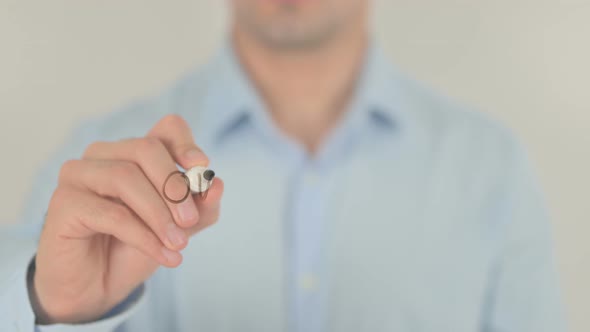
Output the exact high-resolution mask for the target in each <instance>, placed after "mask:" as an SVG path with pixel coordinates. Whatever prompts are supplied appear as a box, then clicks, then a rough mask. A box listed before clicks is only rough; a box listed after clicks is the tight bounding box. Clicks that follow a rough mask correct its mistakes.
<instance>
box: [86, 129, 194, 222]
mask: <svg viewBox="0 0 590 332" xmlns="http://www.w3.org/2000/svg"><path fill="white" fill-rule="evenodd" d="M84 159H89V160H127V161H130V162H133V163H135V164H137V165H138V166H139V168H140V169H141V170H142V171H143V173H144V174H145V175H146V177H147V178H148V179H149V180H150V182H151V183H152V184H153V187H154V188H155V190H156V191H157V192H158V193H159V195H160V197H161V200H162V201H163V202H164V204H166V206H167V207H168V209H169V211H170V213H171V214H172V216H173V218H174V220H175V222H176V224H177V225H179V226H181V227H185V228H186V227H191V226H193V225H195V224H196V223H197V222H198V220H199V212H198V210H197V207H196V205H195V203H194V202H193V201H192V200H190V199H187V200H185V201H183V202H182V203H179V204H174V203H170V202H168V201H165V200H164V198H163V196H162V195H163V193H162V190H163V186H164V181H165V180H166V178H167V177H168V175H169V174H170V173H172V172H174V171H177V170H178V168H177V166H176V162H175V161H174V160H173V159H172V156H171V155H170V153H169V152H168V150H167V148H166V147H165V146H164V144H163V143H162V142H161V141H160V140H159V139H158V138H154V137H147V138H134V139H127V140H123V141H119V142H97V143H93V144H92V145H90V146H89V147H88V149H87V150H86V152H85V153H84ZM115 180H117V181H118V180H120V177H117V178H115ZM175 180H176V181H170V182H169V183H168V184H167V185H166V192H167V193H168V195H169V196H170V197H171V198H175V197H182V196H183V195H184V193H185V192H186V190H187V188H186V183H185V182H184V181H179V180H180V177H177V178H175Z"/></svg>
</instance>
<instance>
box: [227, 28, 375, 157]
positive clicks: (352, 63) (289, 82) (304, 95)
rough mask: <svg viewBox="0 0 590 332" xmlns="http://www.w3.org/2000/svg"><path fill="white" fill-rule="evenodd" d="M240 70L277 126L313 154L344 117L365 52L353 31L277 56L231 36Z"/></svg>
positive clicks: (361, 35)
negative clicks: (246, 75)
mask: <svg viewBox="0 0 590 332" xmlns="http://www.w3.org/2000/svg"><path fill="white" fill-rule="evenodd" d="M233 36H234V40H233V41H234V46H235V49H236V53H237V55H238V58H239V59H240V61H241V64H242V66H243V67H244V68H245V70H246V72H247V73H248V75H249V77H250V80H251V81H252V82H253V84H254V85H255V86H256V88H257V89H258V91H259V93H260V95H261V96H262V98H263V99H264V102H265V104H266V105H267V108H268V110H269V112H270V113H271V116H272V118H273V120H274V121H275V123H276V125H277V126H278V127H279V128H280V129H281V130H282V131H283V132H284V133H286V134H287V135H288V136H290V137H292V138H294V139H295V140H297V141H299V142H300V143H302V144H303V145H304V146H305V147H306V148H307V150H308V151H309V152H310V153H312V154H313V153H315V152H316V150H317V148H318V147H319V145H320V144H321V143H322V141H323V139H324V138H325V137H326V135H327V134H328V133H329V131H330V130H331V129H332V128H333V127H334V126H335V124H336V123H337V122H338V120H339V119H340V118H341V116H342V114H343V113H344V111H345V109H346V106H347V104H348V102H349V101H350V99H351V95H352V94H353V92H354V89H355V83H356V81H357V79H358V76H359V72H360V69H361V67H362V63H363V60H364V56H365V53H366V49H367V43H368V42H367V39H368V38H367V33H366V31H364V29H355V30H354V31H351V32H349V33H343V34H342V36H341V37H339V38H334V40H331V41H330V43H326V45H322V46H321V47H318V48H316V49H310V50H276V49H270V48H268V47H264V46H263V45H261V44H260V43H259V42H258V41H256V40H254V38H252V37H251V36H248V35H247V34H244V33H241V32H239V31H236V30H234V34H233Z"/></svg>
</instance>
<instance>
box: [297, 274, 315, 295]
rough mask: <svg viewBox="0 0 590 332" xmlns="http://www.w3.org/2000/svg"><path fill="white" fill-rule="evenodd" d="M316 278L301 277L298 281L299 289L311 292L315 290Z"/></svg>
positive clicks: (311, 275) (309, 275) (310, 276)
mask: <svg viewBox="0 0 590 332" xmlns="http://www.w3.org/2000/svg"><path fill="white" fill-rule="evenodd" d="M317 284H318V281H317V278H316V277H315V276H314V275H313V274H306V275H303V276H302V277H301V279H300V287H301V289H303V290H304V291H307V292H312V291H314V290H315V289H316V288H317Z"/></svg>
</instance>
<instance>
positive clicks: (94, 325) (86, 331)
mask: <svg viewBox="0 0 590 332" xmlns="http://www.w3.org/2000/svg"><path fill="white" fill-rule="evenodd" d="M144 301H145V286H144V284H141V285H140V286H139V287H137V288H136V289H135V290H134V291H133V292H132V293H131V294H130V295H129V296H128V297H127V299H125V301H123V302H121V303H120V304H118V305H117V306H116V307H114V308H113V309H112V310H111V311H110V312H109V313H107V314H106V315H105V316H103V317H102V318H101V319H99V320H97V321H94V322H89V323H84V324H53V325H37V326H36V327H37V329H36V330H35V331H36V332H105V331H114V330H115V328H117V327H118V326H119V325H121V324H123V322H125V321H126V320H127V319H129V318H130V317H131V316H132V315H133V313H134V312H135V311H137V309H138V308H139V307H140V306H141V304H142V303H143V302H144Z"/></svg>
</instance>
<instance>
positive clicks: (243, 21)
mask: <svg viewBox="0 0 590 332" xmlns="http://www.w3.org/2000/svg"><path fill="white" fill-rule="evenodd" d="M368 2H369V0H231V3H232V9H233V15H234V18H233V19H234V24H235V25H236V26H235V27H236V28H237V29H238V31H240V32H243V33H248V34H250V35H252V36H253V37H255V38H256V39H258V40H259V41H262V42H263V43H264V44H266V45H267V46H270V47H273V48H283V49H300V48H310V47H317V46H319V45H322V44H323V43H325V42H328V41H329V40H330V39H331V38H334V37H335V36H337V35H338V34H339V33H342V32H344V31H350V28H352V27H353V26H354V25H358V24H359V23H360V22H364V21H363V19H364V16H365V15H366V12H367V11H366V9H367V7H368Z"/></svg>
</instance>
